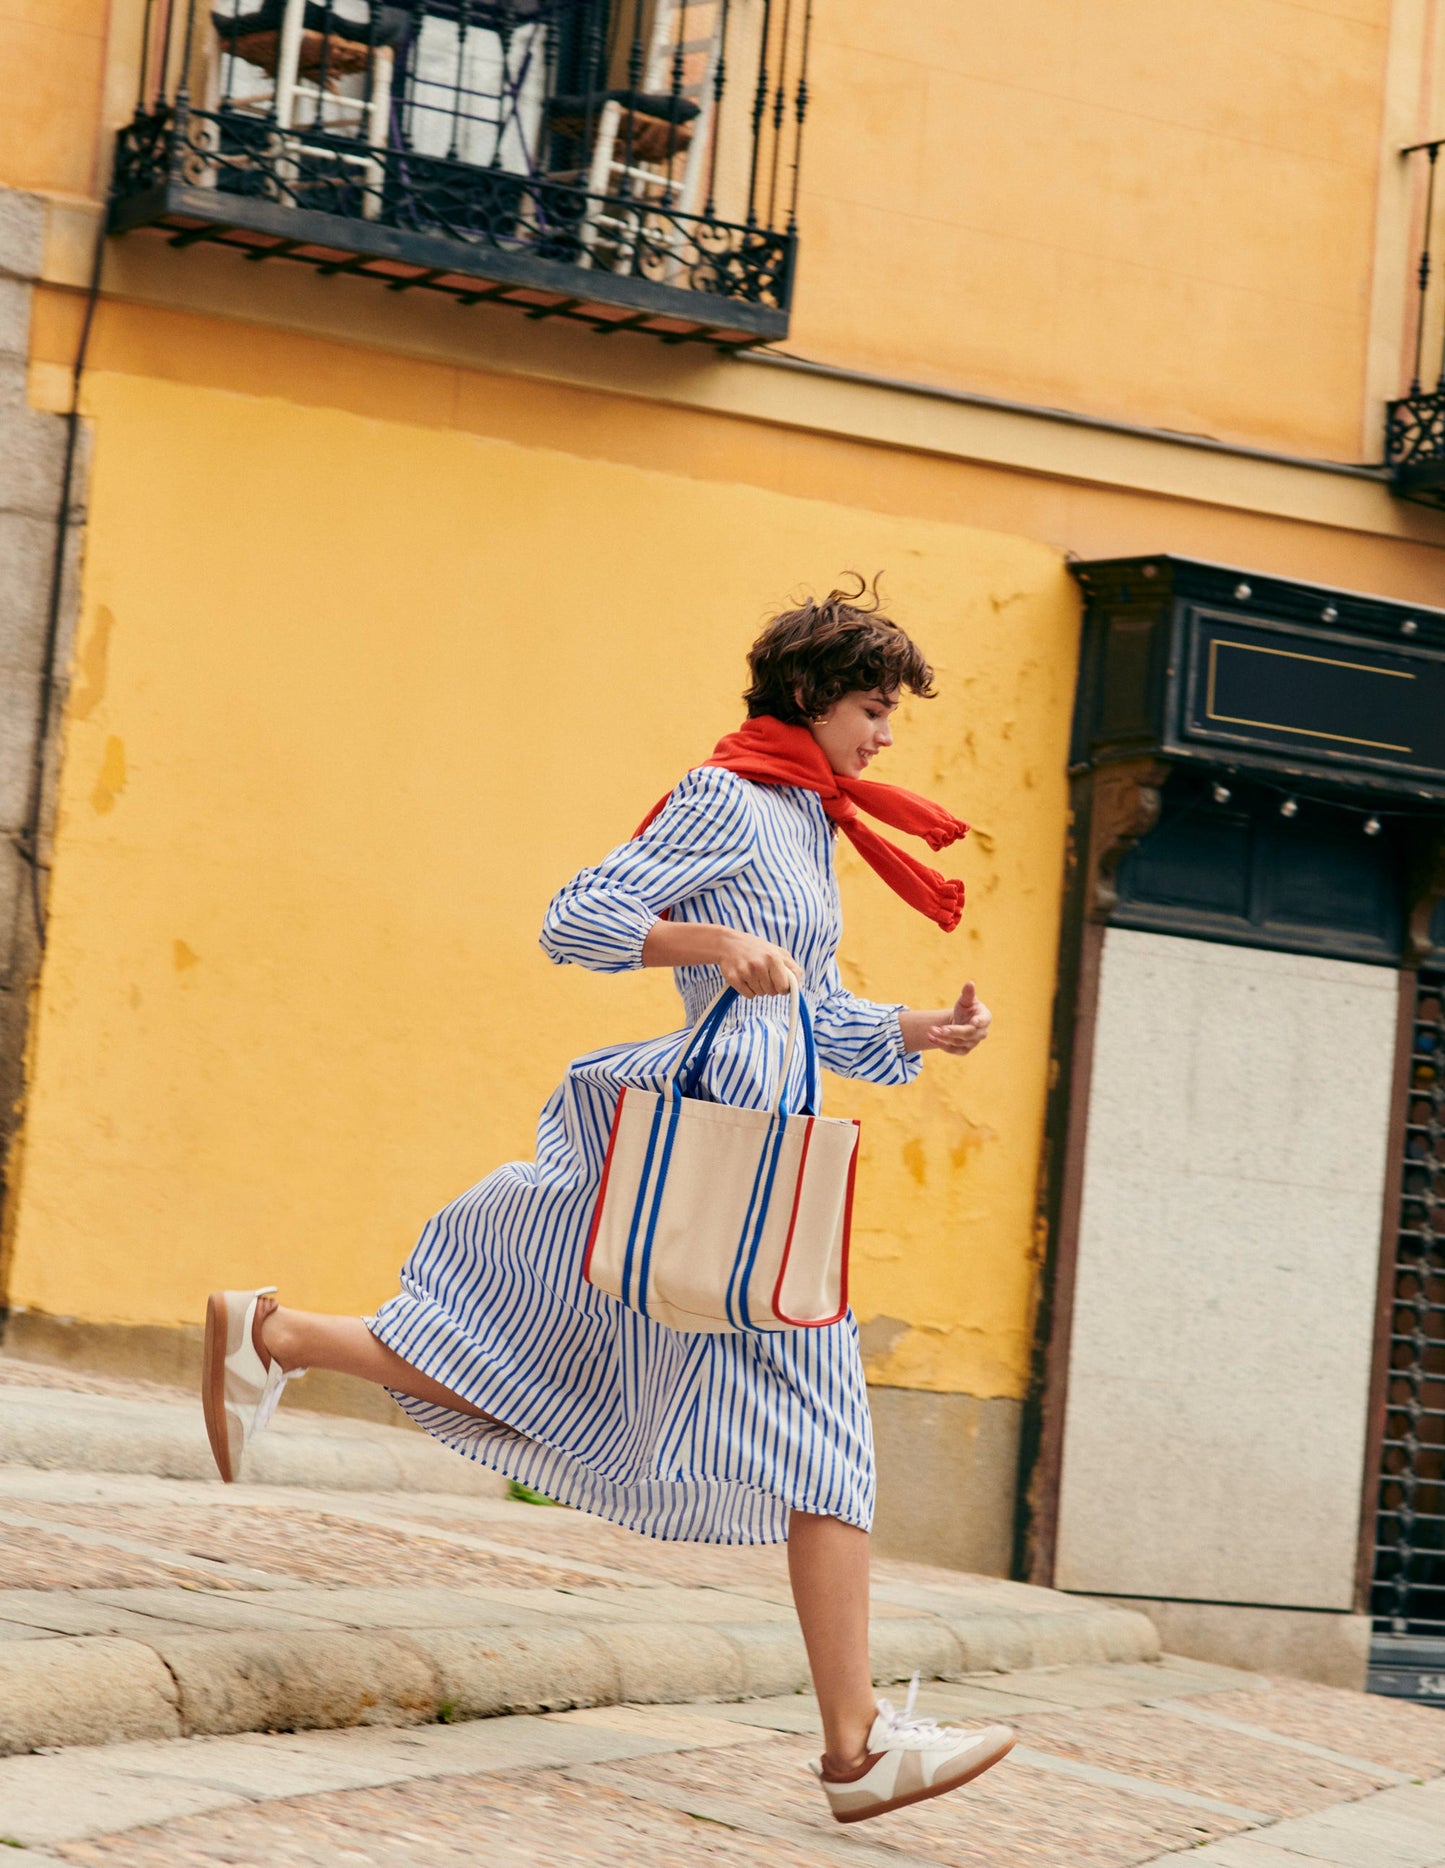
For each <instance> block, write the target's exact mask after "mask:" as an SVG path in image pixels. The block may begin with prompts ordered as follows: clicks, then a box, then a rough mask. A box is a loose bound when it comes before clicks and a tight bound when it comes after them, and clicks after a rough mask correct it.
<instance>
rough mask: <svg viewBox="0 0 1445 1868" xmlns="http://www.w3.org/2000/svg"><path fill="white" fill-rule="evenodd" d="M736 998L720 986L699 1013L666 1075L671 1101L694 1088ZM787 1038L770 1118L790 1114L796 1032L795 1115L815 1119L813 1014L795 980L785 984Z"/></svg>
mask: <svg viewBox="0 0 1445 1868" xmlns="http://www.w3.org/2000/svg"><path fill="white" fill-rule="evenodd" d="M738 997H739V994H738V990H737V988H736V987H735V986H724V987H723V989H722V991H721V992H719V993H718V995H717V997H716V998H715V999H713V1001H712V1003H711V1004H710V1005H708V1006H707V1007H706V1008H705V1010H704V1011H703V1015H702V1017H701V1018H700V1019H699V1020H698V1021H697V1023H696V1025H694V1027H693V1029H692V1035H691V1036H690V1037H689V1038H688V1040H687V1043H686V1044H684V1046H683V1047H682V1050H681V1052H680V1053H679V1054H678V1058H677V1061H676V1063H675V1064H674V1065H673V1067H672V1069H671V1070H670V1071H669V1072H668V1075H667V1081H666V1085H665V1089H666V1093H667V1094H668V1095H670V1096H672V1097H673V1098H680V1097H683V1096H688V1095H691V1094H692V1092H693V1091H694V1090H695V1089H696V1088H697V1085H698V1082H699V1081H700V1079H701V1077H702V1073H703V1069H704V1067H705V1066H706V1064H707V1059H708V1053H709V1052H710V1051H711V1049H712V1046H713V1042H714V1040H715V1039H716V1037H717V1035H718V1032H719V1031H720V1030H721V1028H722V1022H723V1019H724V1017H725V1016H726V1015H727V1011H728V1008H729V1007H730V1006H731V1005H732V1003H733V1001H734V1000H735V999H736V998H738ZM788 1000H789V1005H788V1036H787V1041H786V1042H785V1044H784V1046H783V1065H782V1069H781V1070H780V1071H779V1073H778V1085H777V1089H776V1091H775V1092H774V1095H773V1101H772V1112H773V1114H774V1115H778V1116H787V1115H791V1114H793V1113H794V1111H792V1110H790V1109H789V1107H788V1070H789V1067H790V1066H791V1064H792V1061H793V1047H794V1045H795V1044H796V1042H797V1038H798V1030H799V1027H800V1026H801V1028H802V1033H803V1058H804V1062H805V1065H806V1075H805V1078H804V1085H803V1106H802V1109H801V1110H800V1111H798V1112H797V1113H799V1114H802V1115H808V1116H815V1115H816V1114H817V1113H818V1100H819V1084H818V1046H817V1042H816V1040H815V1038H814V1036H813V1015H812V1013H811V1012H810V1011H809V1009H808V1001H807V998H806V997H805V995H804V994H803V992H802V991H801V990H800V988H799V986H798V982H797V980H796V979H793V978H791V977H790V979H789V982H788Z"/></svg>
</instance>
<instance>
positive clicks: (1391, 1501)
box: [1371, 972, 1445, 1698]
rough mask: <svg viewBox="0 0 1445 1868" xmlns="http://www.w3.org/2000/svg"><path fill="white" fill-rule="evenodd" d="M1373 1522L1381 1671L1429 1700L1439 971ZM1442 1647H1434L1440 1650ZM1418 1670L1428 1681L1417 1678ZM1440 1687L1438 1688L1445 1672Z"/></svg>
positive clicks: (1404, 1190)
mask: <svg viewBox="0 0 1445 1868" xmlns="http://www.w3.org/2000/svg"><path fill="white" fill-rule="evenodd" d="M1406 1116H1407V1119H1406V1126H1405V1160H1404V1173H1403V1180H1402V1187H1401V1200H1400V1226H1399V1234H1398V1242H1397V1245H1396V1248H1395V1271H1394V1289H1393V1293H1392V1295H1393V1302H1394V1308H1393V1313H1392V1317H1391V1325H1390V1368H1389V1378H1388V1383H1387V1387H1386V1396H1385V1408H1386V1413H1385V1436H1384V1451H1383V1467H1382V1471H1381V1478H1380V1501H1379V1508H1378V1515H1377V1518H1376V1526H1375V1574H1374V1591H1373V1597H1372V1603H1371V1607H1372V1610H1373V1614H1374V1618H1375V1631H1376V1636H1377V1639H1376V1642H1375V1644H1374V1653H1373V1655H1372V1659H1373V1660H1374V1663H1375V1666H1376V1668H1377V1669H1379V1668H1381V1667H1382V1666H1389V1665H1390V1664H1391V1663H1392V1662H1395V1663H1398V1664H1400V1665H1401V1666H1403V1667H1404V1669H1405V1670H1406V1672H1407V1673H1408V1674H1409V1675H1411V1676H1412V1677H1411V1678H1409V1679H1407V1678H1405V1677H1404V1675H1402V1676H1401V1680H1400V1682H1399V1683H1391V1682H1387V1681H1384V1680H1380V1681H1378V1682H1376V1684H1377V1685H1379V1686H1381V1687H1383V1690H1385V1691H1409V1692H1412V1693H1418V1694H1421V1695H1422V1696H1427V1697H1432V1698H1433V1697H1436V1696H1437V1695H1436V1685H1437V1681H1436V1672H1437V1670H1436V1668H1435V1666H1434V1665H1433V1663H1434V1662H1435V1661H1436V1660H1437V1658H1438V1660H1439V1661H1440V1663H1441V1667H1442V1668H1445V973H1442V972H1432V973H1429V974H1423V973H1422V975H1421V977H1420V981H1419V985H1418V990H1417V995H1416V1004H1415V1024H1414V1037H1413V1042H1412V1045H1411V1056H1410V1086H1409V1102H1408V1105H1407V1111H1406ZM1437 1643H1438V1644H1439V1645H1438V1648H1437V1645H1436V1644H1437ZM1422 1676H1423V1677H1422ZM1438 1690H1439V1693H1440V1694H1441V1695H1445V1671H1441V1672H1440V1673H1439V1678H1438Z"/></svg>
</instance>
